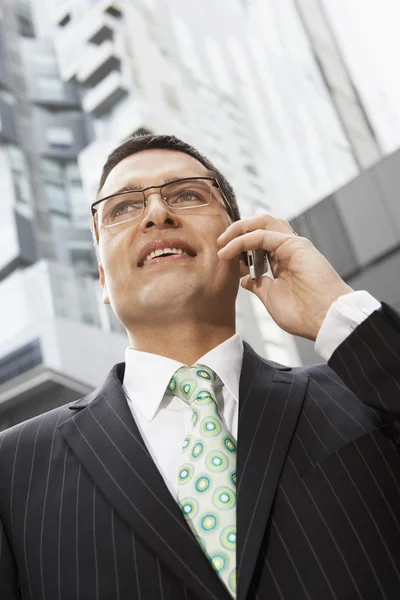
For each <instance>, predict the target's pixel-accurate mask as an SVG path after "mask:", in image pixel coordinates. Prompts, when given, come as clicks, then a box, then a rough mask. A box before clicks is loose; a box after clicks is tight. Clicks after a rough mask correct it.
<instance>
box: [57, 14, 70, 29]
mask: <svg viewBox="0 0 400 600" xmlns="http://www.w3.org/2000/svg"><path fill="white" fill-rule="evenodd" d="M70 21H71V15H70V14H69V13H65V15H63V16H62V17H61V19H60V20H59V21H58V24H59V25H60V27H65V26H66V25H68V23H69V22H70Z"/></svg>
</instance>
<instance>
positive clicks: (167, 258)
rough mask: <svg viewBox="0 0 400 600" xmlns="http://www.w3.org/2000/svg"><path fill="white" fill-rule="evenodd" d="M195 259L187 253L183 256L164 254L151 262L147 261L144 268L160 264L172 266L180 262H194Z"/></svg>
mask: <svg viewBox="0 0 400 600" xmlns="http://www.w3.org/2000/svg"><path fill="white" fill-rule="evenodd" d="M193 258H194V256H193V255H190V254H186V253H185V252H183V253H182V254H163V255H162V256H155V257H154V258H152V259H151V260H149V261H145V262H144V263H143V265H142V266H143V267H151V266H154V265H160V264H171V263H174V262H179V261H185V260H193Z"/></svg>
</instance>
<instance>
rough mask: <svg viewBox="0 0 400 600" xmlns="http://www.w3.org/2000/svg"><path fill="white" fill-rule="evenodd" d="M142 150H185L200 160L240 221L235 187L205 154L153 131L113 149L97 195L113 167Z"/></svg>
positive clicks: (233, 216) (234, 215) (234, 218)
mask: <svg viewBox="0 0 400 600" xmlns="http://www.w3.org/2000/svg"><path fill="white" fill-rule="evenodd" d="M142 150H178V151H179V152H184V153H185V154H189V155H190V156H193V158H195V159H196V160H198V161H199V162H200V163H201V164H202V165H204V166H205V167H206V168H207V169H209V170H210V171H214V173H215V176H216V177H217V179H218V182H219V184H220V186H221V190H222V191H223V193H224V195H225V197H226V199H227V201H228V204H229V206H230V209H231V210H230V214H229V216H230V217H231V219H232V220H233V221H239V219H240V211H239V206H238V204H237V200H236V195H235V192H234V191H233V188H232V186H231V184H230V183H229V182H228V180H227V179H226V178H225V177H224V176H223V175H222V173H221V172H220V171H219V170H218V169H216V168H215V166H214V165H213V164H212V162H211V161H210V160H209V159H208V158H206V157H205V156H204V155H203V154H200V152H199V151H198V150H196V148H194V147H193V146H191V145H190V144H187V143H186V142H183V141H182V140H180V139H178V138H177V137H175V136H174V135H153V134H151V133H149V134H145V135H134V136H132V137H130V138H129V139H127V140H126V141H125V142H123V143H122V144H120V145H119V146H118V147H117V148H115V150H113V151H112V152H111V154H110V155H109V156H108V158H107V160H106V162H105V164H104V166H103V170H102V173H101V178H100V183H99V187H98V188H97V197H98V196H99V193H100V191H101V189H102V187H103V185H104V183H105V181H106V179H107V177H108V175H109V174H110V172H111V171H112V169H113V168H114V167H115V166H116V165H117V164H118V163H119V162H121V160H123V159H124V158H126V157H127V156H131V155H132V154H136V153H137V152H141V151H142ZM96 242H97V240H96Z"/></svg>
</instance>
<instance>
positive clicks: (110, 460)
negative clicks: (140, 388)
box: [59, 363, 230, 600]
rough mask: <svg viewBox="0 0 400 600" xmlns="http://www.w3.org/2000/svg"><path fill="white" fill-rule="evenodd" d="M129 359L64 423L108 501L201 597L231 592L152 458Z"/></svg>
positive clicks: (71, 443) (221, 599) (62, 427)
mask: <svg viewBox="0 0 400 600" xmlns="http://www.w3.org/2000/svg"><path fill="white" fill-rule="evenodd" d="M124 370H125V363H119V364H117V365H115V366H114V367H113V369H112V370H111V371H110V373H109V375H108V377H107V379H106V381H105V382H104V383H103V384H102V385H101V386H100V388H98V389H97V390H95V391H94V392H92V393H91V394H89V395H88V396H86V397H85V398H82V399H81V400H79V401H78V402H76V403H75V404H74V405H72V406H71V407H70V408H71V409H73V410H74V411H75V410H76V411H77V412H76V414H74V415H73V416H72V417H71V418H70V419H69V420H68V421H66V422H64V423H63V424H62V425H60V427H59V429H60V431H61V434H62V435H63V437H64V439H65V441H66V443H67V444H68V446H69V447H70V448H71V449H72V451H73V452H74V453H75V455H76V456H77V458H78V460H79V461H80V462H81V463H82V465H83V466H84V468H85V469H86V471H87V473H88V474H89V475H90V477H91V478H92V480H93V481H94V483H95V484H96V486H97V487H98V488H99V489H100V490H101V491H102V493H103V495H104V496H105V497H106V498H107V500H108V502H109V503H110V504H111V505H112V506H113V507H114V509H115V510H116V511H117V512H118V513H119V514H120V515H121V516H122V517H123V518H124V519H125V521H126V522H127V523H128V524H129V525H130V526H131V527H132V528H133V529H134V530H135V531H137V532H138V533H139V535H140V536H141V537H142V539H143V540H144V541H145V542H146V544H147V545H149V546H150V547H151V548H152V549H153V551H154V552H155V553H156V554H157V555H158V556H159V557H160V558H161V559H162V560H163V561H164V563H166V564H167V565H168V566H169V567H170V569H171V570H172V571H173V572H174V574H175V575H176V576H177V577H178V578H179V579H180V580H181V581H182V582H183V583H184V584H185V585H187V587H188V588H189V589H191V590H192V591H193V592H194V593H195V594H197V596H198V597H199V598H212V599H218V600H224V599H228V598H229V597H230V596H229V594H228V592H227V591H226V589H225V587H224V585H223V584H222V582H221V581H220V579H219V578H218V576H217V575H216V574H215V573H214V571H213V569H212V567H211V565H210V563H209V561H208V559H207V558H206V556H205V555H204V552H203V551H202V549H201V548H200V546H199V544H198V542H197V541H196V540H195V538H194V536H193V535H192V533H191V531H190V529H189V527H188V525H187V524H186V522H185V519H184V517H183V515H182V513H181V511H180V509H179V507H178V505H177V503H176V501H175V500H174V498H173V497H172V496H171V494H170V492H169V490H168V488H167V487H166V485H165V483H164V480H163V479H162V477H161V475H160V473H159V471H158V469H157V467H156V466H155V464H154V462H153V459H152V458H151V456H150V454H149V452H148V450H147V448H146V446H145V444H144V442H143V439H142V437H141V435H140V433H139V430H138V428H137V425H136V423H135V421H134V419H133V417H132V414H131V412H130V410H129V407H128V404H127V402H126V398H125V394H124V391H123V388H122V385H121V382H122V381H123V375H124Z"/></svg>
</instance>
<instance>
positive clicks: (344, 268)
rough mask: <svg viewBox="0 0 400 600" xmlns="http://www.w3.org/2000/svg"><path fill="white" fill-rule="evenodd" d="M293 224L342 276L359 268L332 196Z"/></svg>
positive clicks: (299, 217) (296, 219) (297, 218)
mask: <svg viewBox="0 0 400 600" xmlns="http://www.w3.org/2000/svg"><path fill="white" fill-rule="evenodd" d="M291 225H292V227H293V229H294V230H295V231H296V232H297V233H298V234H299V235H302V236H304V237H307V238H309V239H310V240H311V241H312V242H313V244H314V245H315V247H316V248H317V249H318V250H319V251H320V252H321V253H322V254H323V255H324V256H325V257H326V258H327V259H328V260H329V262H330V263H331V264H332V266H333V267H334V268H335V269H336V271H337V272H338V273H339V274H340V275H341V276H342V277H346V276H348V275H350V274H351V273H353V272H354V271H355V270H356V269H357V268H358V262H357V258H356V255H355V253H354V249H353V246H352V243H351V241H350V238H349V235H348V233H347V231H346V229H345V227H344V226H343V223H342V219H341V217H340V214H339V212H338V209H337V206H336V202H335V197H334V196H329V197H328V198H326V199H325V200H323V202H320V203H319V204H316V205H314V206H313V207H311V208H310V209H309V210H307V211H306V212H304V213H303V214H302V215H300V216H298V217H296V218H295V219H293V220H292V221H291Z"/></svg>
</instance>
